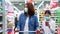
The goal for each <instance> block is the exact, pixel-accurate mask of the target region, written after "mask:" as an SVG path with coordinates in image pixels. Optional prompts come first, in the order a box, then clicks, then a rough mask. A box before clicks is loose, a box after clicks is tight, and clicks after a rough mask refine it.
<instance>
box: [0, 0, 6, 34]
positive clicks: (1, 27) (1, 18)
mask: <svg viewBox="0 0 60 34" xmlns="http://www.w3.org/2000/svg"><path fill="white" fill-rule="evenodd" d="M4 4H5V3H4V0H0V34H5V11H4Z"/></svg>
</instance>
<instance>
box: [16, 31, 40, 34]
mask: <svg viewBox="0 0 60 34" xmlns="http://www.w3.org/2000/svg"><path fill="white" fill-rule="evenodd" d="M19 32H21V33H24V34H29V33H36V34H40V31H19ZM19 32H15V34H19Z"/></svg>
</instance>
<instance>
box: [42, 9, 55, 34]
mask: <svg viewBox="0 0 60 34" xmlns="http://www.w3.org/2000/svg"><path fill="white" fill-rule="evenodd" d="M50 16H51V12H50V11H49V10H46V11H45V17H44V21H43V22H42V29H43V34H55V21H54V20H53V19H51V17H50Z"/></svg>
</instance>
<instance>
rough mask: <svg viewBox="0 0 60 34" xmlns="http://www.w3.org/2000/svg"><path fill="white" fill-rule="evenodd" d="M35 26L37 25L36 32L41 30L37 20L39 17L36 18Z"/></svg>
mask: <svg viewBox="0 0 60 34" xmlns="http://www.w3.org/2000/svg"><path fill="white" fill-rule="evenodd" d="M35 20H36V21H35V24H36V26H35V27H36V30H40V27H39V23H38V18H37V16H36V17H35Z"/></svg>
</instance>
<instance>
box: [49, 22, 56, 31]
mask: <svg viewBox="0 0 60 34" xmlns="http://www.w3.org/2000/svg"><path fill="white" fill-rule="evenodd" d="M55 26H56V23H55V21H52V23H51V26H50V29H51V31H52V32H55V28H56V27H55Z"/></svg>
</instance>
